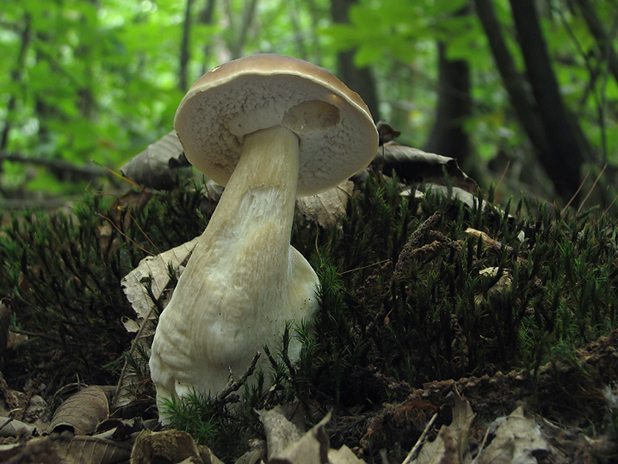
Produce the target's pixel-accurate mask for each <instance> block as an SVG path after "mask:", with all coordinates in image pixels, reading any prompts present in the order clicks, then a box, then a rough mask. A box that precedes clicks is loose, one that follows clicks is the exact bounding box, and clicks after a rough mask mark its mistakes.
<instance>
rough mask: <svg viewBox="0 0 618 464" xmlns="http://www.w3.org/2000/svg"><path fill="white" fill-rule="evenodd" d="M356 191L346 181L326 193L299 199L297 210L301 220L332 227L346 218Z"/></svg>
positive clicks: (349, 182) (352, 184)
mask: <svg viewBox="0 0 618 464" xmlns="http://www.w3.org/2000/svg"><path fill="white" fill-rule="evenodd" d="M353 190H354V183H353V182H352V181H349V180H348V181H345V182H342V183H341V184H339V185H337V186H336V187H334V188H332V189H329V190H326V191H325V192H322V193H318V194H317V195H311V196H308V197H299V198H298V199H297V200H296V209H297V210H298V212H299V213H300V216H301V218H303V219H305V220H307V221H312V222H314V221H315V222H317V223H318V224H319V225H320V226H322V227H330V226H333V225H335V224H337V222H338V221H339V220H340V218H341V217H342V216H345V213H346V207H347V204H348V199H349V198H350V196H351V195H352V192H353Z"/></svg>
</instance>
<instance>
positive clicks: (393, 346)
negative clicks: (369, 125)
mask: <svg viewBox="0 0 618 464" xmlns="http://www.w3.org/2000/svg"><path fill="white" fill-rule="evenodd" d="M400 193H401V192H400V189H399V188H398V187H397V186H396V185H395V184H393V185H390V184H387V183H384V184H382V183H381V182H380V184H378V183H376V182H373V183H372V182H369V185H368V186H367V187H366V188H365V190H363V191H362V193H360V194H358V195H357V196H356V197H354V201H353V202H352V205H351V206H350V205H348V207H347V213H346V215H347V219H346V220H345V221H344V222H343V224H342V225H339V226H336V227H332V228H331V229H328V228H326V227H324V226H322V225H317V224H313V225H312V224H311V223H309V225H307V224H304V225H303V223H302V221H301V222H300V223H299V224H297V225H296V226H295V240H296V242H295V243H294V246H296V247H297V248H298V249H299V250H300V251H301V252H302V253H303V254H305V255H306V256H311V260H312V263H318V264H317V265H316V268H317V270H318V275H319V276H320V279H321V283H322V290H321V294H320V298H321V300H322V306H323V308H322V311H323V314H325V315H327V316H328V317H321V318H320V320H319V321H318V327H317V330H316V336H315V337H313V338H311V340H310V343H309V348H310V349H309V348H307V349H308V353H309V356H308V358H307V359H305V364H303V360H302V359H301V363H300V365H299V366H301V367H299V368H298V369H296V370H294V369H292V368H290V367H289V366H286V365H285V363H283V365H280V366H277V365H275V364H276V363H275V362H274V364H273V369H274V370H275V379H276V382H275V387H272V388H270V389H269V390H267V391H266V393H264V394H261V395H257V396H255V395H254V396H253V397H251V399H249V400H246V402H247V406H246V407H244V408H241V409H238V408H237V407H235V406H232V405H231V403H232V402H233V401H234V400H235V399H236V398H237V397H236V396H235V395H236V392H235V391H230V392H228V394H227V395H225V396H224V397H222V398H216V399H213V400H208V401H206V400H204V399H201V400H202V403H200V402H199V401H198V402H197V403H196V404H194V405H192V406H194V407H195V408H194V409H193V410H184V411H185V412H184V413H183V414H185V413H186V412H187V411H189V414H186V415H185V416H182V417H181V419H183V420H185V424H184V425H185V426H184V427H182V429H183V430H178V431H170V430H162V429H161V428H160V426H158V425H157V417H158V416H157V410H156V407H155V400H154V386H153V385H152V382H151V381H150V379H149V375H148V372H147V367H146V363H145V361H147V356H148V355H147V348H146V349H144V352H143V353H140V352H139V348H137V347H136V346H137V345H139V344H138V343H137V340H139V336H135V332H134V331H128V327H129V325H130V324H128V322H130V321H128V319H130V317H129V316H131V315H133V317H134V316H135V311H136V308H135V307H132V306H131V305H130V304H129V302H128V301H127V299H126V296H125V295H124V294H123V292H122V289H121V288H120V285H118V282H119V281H120V279H121V278H122V277H124V276H125V275H126V274H127V272H128V271H130V270H131V269H135V268H136V267H137V264H138V263H139V261H140V260H141V259H142V258H143V257H144V256H145V255H144V254H139V253H135V255H133V254H132V253H133V252H129V251H127V250H131V249H133V250H134V249H135V245H136V244H139V245H140V247H146V246H148V243H147V240H144V239H143V230H141V229H143V228H145V227H146V226H147V230H151V231H157V230H158V231H159V232H160V233H162V234H164V233H166V234H167V235H166V236H165V239H166V240H168V241H167V242H165V245H160V242H158V241H157V239H156V237H155V232H152V233H151V235H150V237H149V240H153V241H154V242H155V243H158V244H159V246H158V247H157V248H161V249H169V248H172V247H174V246H179V245H181V244H182V243H185V242H186V241H187V240H188V239H189V238H191V237H193V236H195V235H197V233H195V231H196V230H200V229H201V228H203V220H204V219H203V217H202V216H200V215H198V216H196V219H195V222H196V223H197V225H194V226H192V225H191V224H192V221H191V220H187V224H186V228H187V229H189V226H191V229H190V230H182V229H183V228H181V230H180V232H178V234H179V235H178V236H175V235H173V230H172V229H173V227H176V226H171V225H168V224H166V223H159V222H156V221H163V220H164V219H162V218H165V217H167V216H166V213H165V211H168V210H167V209H166V208H171V209H173V208H181V207H182V206H179V205H185V206H184V207H186V208H187V210H192V211H193V210H198V209H199V208H196V207H195V203H194V202H192V201H193V200H192V198H193V196H194V197H195V198H198V199H199V198H200V197H201V193H200V192H189V193H187V191H183V192H176V193H174V194H170V195H168V196H166V197H164V198H159V199H157V198H153V199H151V200H150V203H149V204H148V206H146V203H148V200H146V201H144V200H143V197H140V195H133V196H132V197H131V198H132V199H131V200H127V201H131V202H134V203H133V204H139V205H140V206H139V208H141V209H140V211H139V212H138V211H137V210H136V211H135V212H134V213H133V217H132V220H133V221H135V222H138V223H139V224H140V225H141V226H142V227H140V228H132V226H131V223H132V221H130V220H128V219H127V216H117V217H116V216H114V215H115V214H116V213H117V212H118V210H119V208H118V204H116V203H114V205H111V206H110V205H109V204H106V205H104V207H102V206H101V205H98V204H92V205H90V206H89V207H88V208H84V210H83V211H82V213H83V212H84V211H86V210H89V208H90V209H95V210H97V208H98V211H100V212H99V213H98V214H99V216H97V214H91V213H92V212H91V211H90V212H89V213H88V214H85V213H84V214H82V215H81V216H80V214H81V213H79V211H80V210H78V213H76V214H77V221H76V223H77V224H79V226H78V227H76V226H75V224H74V223H73V222H71V221H65V220H64V219H58V218H51V219H50V218H45V219H42V217H41V216H37V219H36V220H34V219H31V217H27V218H26V217H24V218H22V219H20V220H16V221H13V225H12V226H11V227H12V228H7V229H6V230H5V232H4V233H5V235H4V239H5V244H4V246H3V252H2V253H3V256H2V257H3V259H4V260H5V263H8V262H16V263H18V264H17V265H16V267H15V268H10V266H9V265H7V266H6V269H5V271H4V274H3V275H2V278H3V279H4V280H3V289H4V290H3V291H4V292H6V298H4V299H3V300H2V303H1V305H0V325H1V328H2V330H3V331H4V332H5V333H6V334H8V335H7V337H6V338H7V340H6V343H4V346H5V348H4V351H3V352H2V353H0V355H1V356H2V358H1V359H0V374H1V376H0V404H1V407H2V409H1V410H0V437H1V438H0V440H1V443H2V444H0V462H10V463H27V462H32V463H39V464H46V463H60V462H66V463H81V462H96V463H110V464H111V463H121V462H132V463H141V462H144V463H146V462H161V463H168V462H171V463H177V462H194V463H195V462H211V463H217V462H219V459H220V460H221V461H223V462H225V463H226V464H227V463H229V464H231V463H233V462H236V463H239V464H254V463H257V462H260V460H263V461H264V462H266V461H268V460H269V461H270V462H271V463H272V464H279V463H283V462H290V463H294V464H310V463H321V464H326V462H331V463H332V464H348V463H349V464H352V463H355V462H356V463H358V462H362V461H364V462H367V463H380V464H399V463H402V462H405V464H411V463H416V464H423V463H429V462H443V463H446V462H448V463H462V464H463V463H473V462H474V463H490V462H494V463H502V462H505V463H506V462H539V463H558V462H569V463H596V462H598V463H611V462H618V392H617V390H616V385H617V384H616V382H617V381H618V330H612V329H615V321H614V316H613V311H614V310H615V307H616V303H615V302H616V285H615V284H616V280H617V279H618V273H617V272H616V271H615V268H616V256H617V253H618V250H617V249H616V246H615V242H614V240H615V228H613V226H612V224H613V222H611V221H609V222H604V221H606V219H599V218H591V217H581V216H579V217H575V218H565V217H557V215H556V214H553V213H552V214H548V213H545V214H546V216H547V217H540V218H539V219H537V218H535V217H532V219H531V218H530V217H525V218H524V217H523V216H524V215H521V220H520V219H517V221H519V222H517V223H515V222H516V221H514V220H513V218H512V217H510V216H509V215H508V214H506V213H504V214H502V213H500V214H498V215H493V216H492V215H488V214H486V213H485V212H483V211H480V210H477V209H475V208H474V207H473V208H472V209H471V210H469V209H467V207H463V206H461V205H460V204H459V203H458V202H453V201H451V200H444V199H438V198H429V199H426V198H425V199H423V198H420V199H410V200H407V199H406V198H405V197H402V196H401V195H400ZM192 195H193V196H192ZM197 201H199V200H197ZM95 203H96V202H95ZM170 205H172V206H171V207H170ZM148 208H150V210H148ZM162 209H163V210H164V213H162V212H161V210H162ZM436 211H441V213H440V214H439V215H436ZM518 214H519V213H518ZM535 214H536V212H535ZM102 216H105V217H107V218H112V219H113V221H114V224H115V227H117V229H116V230H115V231H113V233H115V234H116V236H115V239H114V238H109V237H108V236H107V235H106V234H107V233H108V231H107V230H106V229H104V226H105V225H106V224H107V222H112V221H103V220H102V219H101V217H102ZM490 216H492V217H490ZM518 217H519V216H518ZM93 218H94V219H93ZM29 221H30V222H29ZM44 221H49V222H44ZM89 221H90V222H89ZM200 221H202V222H200ZM43 223H44V224H45V228H46V229H45V230H48V231H49V233H48V234H47V233H42V232H41V230H42V229H41V224H43ZM33 224H34V225H36V227H37V229H36V230H37V232H36V233H30V232H28V231H31V230H33V229H32V227H33ZM610 226H611V227H610ZM123 227H124V228H123ZM471 227H474V228H475V229H474V230H473V232H470V230H471ZM89 228H90V229H89ZM9 229H10V230H9ZM477 229H478V230H481V231H483V234H479V233H478V232H475V230H477ZM73 230H76V232H73ZM84 230H86V231H90V232H91V233H90V234H88V233H85V232H84ZM120 230H122V233H120ZM385 230H386V231H388V232H389V233H385ZM522 230H525V232H526V234H527V236H528V239H526V240H525V241H523V242H521V241H518V240H519V239H517V237H518V235H519V234H520V232H521V231H522ZM111 233H112V232H110V234H111ZM183 234H186V235H183ZM490 235H491V236H493V237H496V238H499V239H500V241H501V242H498V241H496V240H493V239H491V238H490V237H489V236H490ZM41 236H44V240H41V238H40V237H41ZM92 237H94V240H93V241H92V242H91V241H89V240H91V238H92ZM140 237H141V241H140ZM346 237H347V238H346ZM350 237H354V238H355V240H358V243H355V242H350V239H349V238H350ZM550 238H551V240H550ZM161 240H162V239H161ZM346 240H347V241H346ZM75 243H79V246H75V247H74V249H72V248H71V246H73V245H75ZM368 243H369V244H371V245H368ZM87 244H89V245H88V246H91V247H94V248H95V249H96V251H95V252H94V253H93V254H87V253H84V250H86V248H87V246H86V245H87ZM303 244H304V245H303ZM570 244H573V247H572V248H569V246H570ZM62 246H67V247H68V251H66V252H62V251H60V250H61V249H62ZM303 247H304V248H303ZM48 249H55V250H56V251H57V252H58V253H59V256H60V258H58V257H57V256H58V255H57V256H56V258H55V261H54V259H53V258H49V257H47V256H46V253H47V252H48ZM11 253H14V254H11ZM103 253H107V254H106V255H105V256H106V257H107V259H106V260H105V262H104V263H103V264H100V263H99V261H98V260H97V259H93V256H94V258H97V257H100V256H102V254H103ZM85 255H87V256H85ZM325 255H328V256H325ZM84 256H85V257H84ZM122 260H125V261H122ZM403 262H405V263H406V266H408V268H409V269H410V270H411V271H409V273H408V274H400V275H398V274H397V271H396V269H397V268H396V266H395V264H396V263H403ZM96 263H99V264H96ZM123 263H124V264H123ZM333 263H335V264H333ZM55 265H58V266H62V267H61V268H58V269H56V270H55V271H54V269H55V268H53V266H55ZM98 265H101V266H102V267H101V268H97V267H96V266H98ZM80 268H83V269H88V272H91V275H90V276H89V277H88V278H85V277H83V273H82V274H80V275H81V277H79V278H76V277H75V275H76V270H79V269H80ZM550 268H551V269H550ZM83 269H82V271H83ZM486 269H493V270H494V271H492V272H493V274H491V273H490V277H489V278H487V277H486V275H488V274H487V273H486V272H485V270H486ZM495 269H499V270H498V271H495ZM46 270H49V271H50V273H51V274H53V275H54V277H49V276H48V275H46V274H45V271H46ZM342 270H344V271H342ZM556 276H559V278H558V277H556ZM584 277H585V278H584ZM97 280H98V282H95V281H97ZM108 282H109V283H110V285H111V286H110V287H109V288H108V287H105V285H107V283H108ZM153 282H154V279H153ZM588 282H590V285H592V287H591V288H592V290H590V289H588V288H587V286H586V285H587V283H588ZM507 283H508V285H507ZM172 284H173V282H172ZM11 285H12V287H11ZM97 285H100V287H101V289H105V291H101V292H99V291H98V290H97ZM149 285H153V284H152V282H150V281H149ZM170 285H171V284H170ZM166 287H168V285H167V284H164V285H163V286H162V287H161V288H160V290H161V296H157V295H152V294H149V298H151V300H152V302H153V304H154V305H155V307H157V305H163V303H164V301H163V300H164V299H165V295H166V294H168V293H169V288H168V290H167V291H165V290H164V289H165V288H166ZM148 288H149V291H152V289H153V288H154V287H153V286H151V287H148ZM48 292H49V293H48ZM56 303H58V306H55V304H56ZM106 304H108V305H109V306H108V307H106V306H105V305H106ZM101 307H105V308H107V309H106V310H105V312H104V313H101V314H99V313H95V310H98V309H99V308H101ZM514 307H518V308H521V311H519V312H518V311H515V310H513V309H512V308H514ZM427 308H429V309H430V310H427V311H426V309H427ZM470 308H474V309H475V311H472V312H468V313H466V311H467V310H468V309H470ZM595 308H601V310H600V311H596V310H595ZM603 308H604V309H603ZM69 309H70V310H69ZM65 311H66V312H65ZM88 311H91V312H88ZM603 311H605V312H603ZM84 314H87V315H88V317H87V318H85V317H83V315H84ZM492 314H494V315H496V316H495V317H492ZM464 316H465V318H464ZM567 316H568V317H567ZM103 318H108V319H107V321H105V323H104V325H101V321H100V319H103ZM121 320H122V321H123V322H122V323H121V322H120V321H121ZM7 321H8V322H7ZM138 322H139V321H138ZM2 324H4V325H2ZM569 324H570V325H569ZM138 325H139V324H138ZM612 325H614V327H612ZM601 326H602V327H603V330H602V332H603V333H604V334H603V335H602V336H599V337H596V338H594V337H591V334H595V333H598V331H597V329H596V327H601ZM411 327H412V328H413V329H411ZM5 329H6V330H5ZM9 329H10V330H9ZM559 329H564V332H559ZM567 329H568V330H567ZM599 330H600V329H599ZM1 335H2V334H0V336H1ZM141 335H143V334H141ZM567 335H568V337H570V338H568V341H569V343H570V345H569V346H571V347H572V349H564V346H565V345H564V342H565V340H567V338H566V337H567ZM145 338H146V337H145ZM132 340H135V342H132ZM582 340H588V341H587V342H586V343H582ZM590 340H593V341H590ZM0 341H2V340H0ZM558 341H560V342H561V343H563V344H562V345H556V343H557V342H558ZM524 342H526V343H529V344H525V343H524ZM131 347H133V348H132V349H130V348H131ZM402 347H404V348H405V349H403V348H402ZM560 347H562V348H561V350H558V348H560ZM408 348H409V349H408ZM558 351H560V353H561V355H560V356H556V355H555V353H557V352H558ZM123 352H124V354H123ZM464 358H465V359H464ZM308 361H310V362H308ZM541 361H543V362H541ZM475 363H476V364H475ZM123 366H124V368H123ZM409 366H414V367H413V368H409ZM461 372H467V374H466V375H465V376H462V375H461ZM477 373H478V375H476V374H477ZM235 374H239V373H235ZM127 379H129V384H130V388H125V387H126V385H127V383H126V382H127ZM119 385H120V387H122V388H118V386H119ZM125 390H126V391H125ZM121 391H123V392H124V393H123V394H122V396H124V397H123V400H122V401H119V398H118V396H119V393H121ZM239 393H240V391H239ZM200 408H201V409H200ZM191 411H193V412H191ZM299 417H300V419H299ZM193 419H196V420H194V421H193ZM192 421H193V422H192ZM311 427H313V428H311ZM308 428H311V430H309V431H307V429H308ZM209 437H211V438H209Z"/></svg>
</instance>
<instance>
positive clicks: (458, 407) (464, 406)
mask: <svg viewBox="0 0 618 464" xmlns="http://www.w3.org/2000/svg"><path fill="white" fill-rule="evenodd" d="M474 417H475V414H474V412H472V407H471V406H470V403H469V402H468V401H465V400H463V399H462V398H461V396H460V395H459V392H458V391H457V390H455V405H454V406H453V421H452V422H451V425H448V426H446V425H445V426H442V428H440V431H439V432H438V436H437V437H436V439H435V440H434V441H431V442H427V443H425V444H424V445H423V446H422V448H421V449H420V452H419V453H418V456H417V457H416V458H415V459H414V460H413V461H411V462H412V463H413V464H430V463H449V464H463V462H464V455H465V453H466V451H467V447H468V437H469V434H470V427H471V426H472V423H473V422H474ZM406 461H407V459H406Z"/></svg>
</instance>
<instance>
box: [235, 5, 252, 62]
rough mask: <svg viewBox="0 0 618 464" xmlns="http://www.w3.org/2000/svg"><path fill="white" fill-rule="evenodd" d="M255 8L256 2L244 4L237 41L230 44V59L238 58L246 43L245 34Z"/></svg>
mask: <svg viewBox="0 0 618 464" xmlns="http://www.w3.org/2000/svg"><path fill="white" fill-rule="evenodd" d="M256 6H257V0H248V1H247V2H245V8H244V9H243V11H242V17H241V23H240V26H239V28H238V30H237V32H236V35H237V37H238V38H237V40H235V41H234V42H232V43H231V44H230V54H231V56H232V59H235V58H240V56H241V54H242V50H243V47H244V46H245V42H246V41H247V32H248V31H249V28H250V27H251V22H252V21H253V18H254V17H255V8H256Z"/></svg>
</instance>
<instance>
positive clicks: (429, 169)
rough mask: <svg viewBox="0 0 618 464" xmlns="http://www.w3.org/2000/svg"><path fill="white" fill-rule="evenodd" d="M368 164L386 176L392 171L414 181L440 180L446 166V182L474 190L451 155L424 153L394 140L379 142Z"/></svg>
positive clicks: (400, 177) (406, 179)
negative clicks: (381, 144) (379, 145)
mask: <svg viewBox="0 0 618 464" xmlns="http://www.w3.org/2000/svg"><path fill="white" fill-rule="evenodd" d="M371 165H372V166H373V167H374V168H379V169H382V170H383V172H384V174H386V175H387V176H390V175H392V173H393V171H395V172H396V173H397V177H398V178H399V179H403V180H404V181H406V182H407V183H416V184H421V183H425V184H426V183H434V184H444V182H445V181H444V171H445V170H446V175H448V177H449V182H451V183H452V184H453V186H454V187H458V188H460V189H462V190H465V191H466V192H469V193H472V194H475V193H476V191H477V190H478V185H477V183H476V181H475V180H474V179H472V178H471V177H468V175H467V174H466V173H465V172H463V171H462V170H461V169H460V168H459V165H458V164H457V160H455V158H449V157H448V156H442V155H436V154H435V153H427V152H424V151H422V150H419V149H418V148H412V147H407V146H405V145H399V144H397V143H395V142H388V143H385V144H384V145H383V146H381V147H380V148H379V149H378V154H377V155H376V157H375V158H374V159H373V161H372V162H371Z"/></svg>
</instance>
